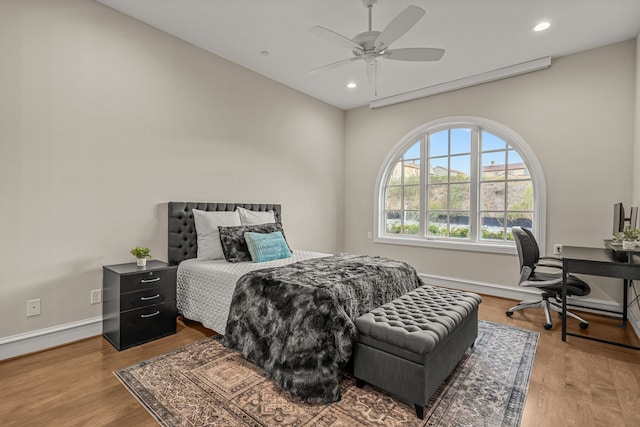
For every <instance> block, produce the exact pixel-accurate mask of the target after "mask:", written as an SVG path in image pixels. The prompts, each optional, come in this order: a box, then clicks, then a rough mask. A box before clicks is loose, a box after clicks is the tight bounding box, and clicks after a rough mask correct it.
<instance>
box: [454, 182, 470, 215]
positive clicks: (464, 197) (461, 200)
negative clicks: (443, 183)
mask: <svg viewBox="0 0 640 427" xmlns="http://www.w3.org/2000/svg"><path fill="white" fill-rule="evenodd" d="M470 199H471V185H470V184H451V185H450V186H449V210H456V211H462V210H469V209H471V207H470V206H471V202H470Z"/></svg>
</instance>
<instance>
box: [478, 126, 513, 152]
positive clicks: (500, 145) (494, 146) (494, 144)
mask: <svg viewBox="0 0 640 427" xmlns="http://www.w3.org/2000/svg"><path fill="white" fill-rule="evenodd" d="M505 148H507V144H506V143H505V142H504V141H503V140H502V139H500V138H498V137H497V136H495V135H493V134H491V133H489V132H485V131H482V151H490V150H504V149H505Z"/></svg>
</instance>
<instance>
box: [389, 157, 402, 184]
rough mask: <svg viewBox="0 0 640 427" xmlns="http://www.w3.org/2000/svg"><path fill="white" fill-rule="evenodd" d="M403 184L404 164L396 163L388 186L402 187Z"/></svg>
mask: <svg viewBox="0 0 640 427" xmlns="http://www.w3.org/2000/svg"><path fill="white" fill-rule="evenodd" d="M400 184H402V162H401V161H400V162H398V163H396V165H395V166H394V167H393V171H391V176H390V177H389V184H388V185H400Z"/></svg>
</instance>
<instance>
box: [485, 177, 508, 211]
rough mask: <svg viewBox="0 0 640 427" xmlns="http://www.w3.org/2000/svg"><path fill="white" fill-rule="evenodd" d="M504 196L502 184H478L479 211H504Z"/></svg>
mask: <svg viewBox="0 0 640 427" xmlns="http://www.w3.org/2000/svg"><path fill="white" fill-rule="evenodd" d="M504 196H505V194H504V182H483V183H482V184H480V209H482V210H483V211H504V199H505V197H504Z"/></svg>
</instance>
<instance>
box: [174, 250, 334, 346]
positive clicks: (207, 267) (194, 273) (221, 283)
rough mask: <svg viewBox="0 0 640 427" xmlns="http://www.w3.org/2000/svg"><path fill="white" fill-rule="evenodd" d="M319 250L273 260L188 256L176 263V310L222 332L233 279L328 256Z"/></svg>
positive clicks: (234, 282)
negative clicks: (237, 260) (210, 258)
mask: <svg viewBox="0 0 640 427" xmlns="http://www.w3.org/2000/svg"><path fill="white" fill-rule="evenodd" d="M329 255H330V254H325V253H321V252H311V251H304V250H295V251H293V256H292V257H291V258H285V259H278V260H274V261H268V262H262V263H254V262H236V263H232V262H227V261H225V260H223V259H222V260H214V261H199V260H197V259H188V260H185V261H182V262H181V263H180V264H179V265H178V298H177V300H178V312H179V313H180V314H182V315H183V316H184V317H186V318H187V319H191V320H195V321H197V322H200V323H202V325H204V326H205V327H207V328H209V329H213V330H214V331H216V332H217V333H219V334H221V335H224V330H225V328H226V326H227V317H228V316H229V306H230V305H231V297H232V296H233V290H234V289H235V287H236V281H237V280H238V279H239V278H240V277H241V276H242V275H244V274H246V273H248V272H250V271H253V270H260V269H263V268H270V267H279V266H282V265H286V264H291V263H294V262H298V261H303V260H306V259H312V258H321V257H325V256H329Z"/></svg>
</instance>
